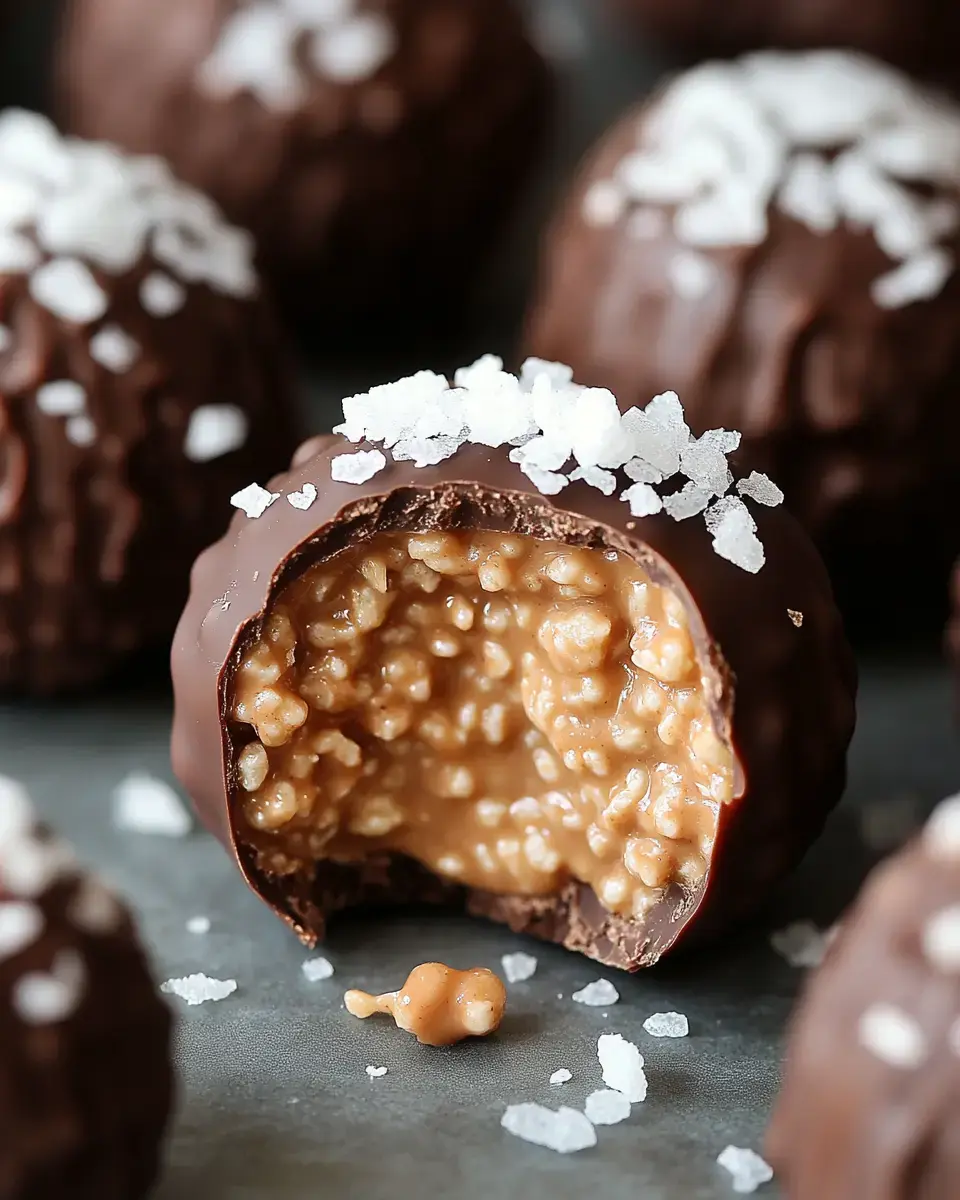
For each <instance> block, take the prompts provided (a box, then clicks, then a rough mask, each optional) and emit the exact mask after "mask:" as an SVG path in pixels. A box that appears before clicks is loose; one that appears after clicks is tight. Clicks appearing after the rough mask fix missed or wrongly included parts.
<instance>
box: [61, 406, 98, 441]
mask: <svg viewBox="0 0 960 1200" xmlns="http://www.w3.org/2000/svg"><path fill="white" fill-rule="evenodd" d="M64 432H65V433H66V435H67V441H68V442H70V443H71V445H74V446H81V447H84V446H92V445H93V443H94V442H95V441H96V440H97V427H96V425H94V423H93V422H92V421H91V420H90V418H89V417H88V416H86V415H85V414H80V415H79V416H76V417H68V418H67V423H66V425H65V426H64Z"/></svg>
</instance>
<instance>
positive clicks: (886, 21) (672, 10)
mask: <svg viewBox="0 0 960 1200" xmlns="http://www.w3.org/2000/svg"><path fill="white" fill-rule="evenodd" d="M610 2H611V4H612V5H613V7H614V9H616V10H617V11H619V12H620V13H621V14H623V15H625V16H626V17H627V18H632V19H633V20H635V21H636V23H637V25H638V26H639V27H640V28H641V29H643V30H644V31H645V32H647V33H650V34H652V35H653V36H654V37H659V38H661V39H663V41H664V42H666V43H668V44H671V45H673V46H676V47H678V48H680V49H682V50H684V51H686V52H688V53H690V54H694V55H697V56H698V57H707V56H709V55H712V54H719V55H730V54H740V53H742V52H743V51H745V50H765V49H768V48H771V47H774V48H777V49H781V50H806V49H811V48H817V47H821V46H825V47H841V48H843V49H847V50H860V51H864V52H865V53H867V54H875V55H876V56H877V57H878V58H882V59H885V60H886V61H887V62H891V63H895V64H896V65H897V66H899V67H903V68H904V69H906V70H908V71H911V72H912V73H914V74H916V75H920V76H924V75H932V76H936V77H943V78H945V79H950V80H953V81H957V70H956V56H955V53H954V47H955V46H956V44H957V41H958V39H960V9H958V8H957V6H956V5H955V4H952V3H951V2H950V0H919V2H918V0H817V2H816V3H811V0H776V2H775V3H770V0H724V3H722V4H718V3H716V0H610Z"/></svg>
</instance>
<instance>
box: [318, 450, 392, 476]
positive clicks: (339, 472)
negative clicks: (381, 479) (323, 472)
mask: <svg viewBox="0 0 960 1200" xmlns="http://www.w3.org/2000/svg"><path fill="white" fill-rule="evenodd" d="M386 465H387V460H386V458H385V457H384V456H383V454H382V453H381V452H380V451H379V450H358V451H357V452H356V453H355V454H338V455H337V456H336V457H335V458H334V459H333V461H332V462H331V463H330V477H331V478H332V479H333V480H335V481H336V482H337V483H355V484H360V483H366V482H367V480H368V479H372V478H373V477H374V475H376V474H377V473H378V472H380V471H382V470H383V468H384V467H385V466H386Z"/></svg>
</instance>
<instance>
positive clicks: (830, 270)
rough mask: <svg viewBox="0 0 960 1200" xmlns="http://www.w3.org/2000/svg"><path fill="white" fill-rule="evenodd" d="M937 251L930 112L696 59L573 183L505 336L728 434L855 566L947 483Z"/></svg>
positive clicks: (889, 74) (873, 82) (946, 207)
mask: <svg viewBox="0 0 960 1200" xmlns="http://www.w3.org/2000/svg"><path fill="white" fill-rule="evenodd" d="M958 249H960V109H958V108H957V107H956V106H954V105H953V104H952V103H948V102H947V101H945V100H944V99H942V98H940V97H938V96H935V95H933V94H931V93H928V92H926V91H923V90H921V89H920V88H918V87H917V86H915V85H914V84H912V83H911V82H910V81H908V80H907V79H906V78H904V77H903V76H902V75H900V74H898V73H897V72H896V71H894V70H893V69H892V68H889V67H886V66H884V65H882V64H880V63H876V62H873V61H871V60H868V59H865V58H860V57H857V56H854V55H849V54H844V53H840V52H836V51H831V52H822V53H809V54H793V55H783V54H756V55H753V56H750V57H747V58H744V59H741V60H739V61H737V62H733V63H707V64H705V65H703V66H701V67H698V68H696V69H694V70H692V71H690V72H688V73H687V74H684V75H681V76H679V77H678V78H677V79H675V80H674V81H673V82H671V83H669V84H668V85H667V86H666V87H665V88H664V90H663V91H662V92H661V93H660V94H659V95H658V96H657V97H656V98H655V99H653V100H652V101H651V102H650V103H649V104H647V105H645V106H643V107H642V108H640V109H638V110H636V111H634V112H631V113H629V114H628V115H627V116H625V117H624V118H623V120H621V121H620V122H619V123H618V124H617V125H616V126H615V127H614V129H613V130H612V131H611V132H610V133H609V134H608V136H607V137H606V138H604V139H603V141H602V142H601V144H600V146H599V147H598V148H597V150H596V151H595V153H594V154H593V155H592V157H591V158H590V159H589V161H588V162H587V164H586V165H585V167H584V168H583V170H582V173H581V175H580V177H579V179H578V180H577V182H576V183H575V185H574V187H573V190H572V193H571V196H570V198H569V199H568V200H567V201H566V203H565V205H564V207H563V210H562V212H561V213H560V214H559V217H558V219H557V222H556V224H555V226H554V227H553V230H552V233H551V234H550V236H549V238H548V240H547V243H546V247H545V254H544V260H543V269H542V278H541V284H540V289H539V295H538V297H537V298H536V301H535V304H534V306H533V309H532V312H531V314H530V319H529V325H528V332H527V339H526V344H527V348H528V350H529V351H530V352H531V353H533V354H537V355H541V356H543V357H546V358H562V359H563V361H565V362H569V363H571V364H572V366H573V367H574V370H575V371H576V372H577V374H578V376H580V377H583V378H587V379H591V380H593V381H595V382H596V383H598V384H600V385H603V386H606V387H609V388H611V390H613V391H614V392H615V393H616V394H617V395H618V396H619V398H620V399H621V401H623V402H625V403H636V402H638V401H642V399H643V398H645V397H646V396H649V395H651V394H652V393H655V392H658V391H661V390H663V389H664V388H667V387H670V388H676V389H677V391H678V392H679V393H680V394H681V395H682V396H683V400H684V405H685V408H686V412H687V415H688V418H689V420H690V423H691V425H692V426H693V427H694V429H695V430H702V429H705V428H707V427H709V426H713V425H723V424H730V425H733V426H735V427H736V428H738V429H740V430H741V431H742V433H743V447H742V450H741V455H742V458H741V461H742V463H743V464H749V465H751V466H756V467H757V468H758V469H760V470H762V471H767V472H769V473H770V474H771V475H772V476H773V477H774V478H775V479H776V480H777V482H778V483H779V484H780V486H781V487H782V488H783V490H784V492H785V493H786V497H787V504H788V505H789V507H790V509H791V511H792V512H793V513H794V514H795V515H796V516H797V517H799V518H800V520H801V522H802V523H804V524H805V525H806V526H807V528H808V529H809V530H810V531H811V532H812V533H813V534H814V536H815V538H816V539H817V540H818V541H819V542H820V543H821V545H822V546H824V547H825V548H827V549H829V550H831V552H833V551H834V549H835V548H836V547H841V546H842V547H849V546H851V545H853V546H859V547H865V546H866V545H868V544H869V545H871V546H872V547H874V548H876V547H878V546H879V547H881V548H882V549H881V553H880V555H879V556H877V555H875V556H874V558H873V561H872V563H870V564H868V570H872V571H873V572H874V573H875V574H876V572H877V570H878V566H879V568H880V569H881V570H885V564H886V563H887V562H888V556H889V553H890V546H891V545H893V544H895V543H896V542H898V541H901V540H902V539H903V538H904V537H905V536H907V534H908V533H909V537H910V539H911V544H912V545H914V546H916V545H917V538H918V533H919V532H920V530H921V528H922V526H921V524H920V522H921V521H922V519H923V518H926V517H929V516H930V514H932V513H935V512H942V510H943V509H944V508H945V507H949V506H950V505H951V503H952V499H951V498H952V496H953V494H954V493H955V490H956V489H955V480H956V478H957V473H958V470H960V406H958V405H957V403H956V392H957V388H958V386H960V274H958V272H957V270H956V259H957V253H958ZM954 507H955V503H954ZM927 524H928V526H930V527H932V526H934V525H937V526H940V527H943V526H944V525H945V522H944V521H943V519H942V516H941V517H940V519H939V520H936V521H934V520H929V521H928V522H927ZM958 527H960V526H958ZM932 540H933V539H931V541H932ZM947 549H949V547H947V548H944V549H943V554H944V555H945V554H946V552H947ZM931 553H932V551H931ZM917 557H918V559H920V560H922V558H923V555H921V554H920V553H919V552H918V554H917ZM940 582H941V584H942V570H941V576H940Z"/></svg>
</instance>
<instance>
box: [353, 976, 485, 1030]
mask: <svg viewBox="0 0 960 1200" xmlns="http://www.w3.org/2000/svg"><path fill="white" fill-rule="evenodd" d="M343 1002H344V1004H345V1005H346V1008H347V1012H349V1013H350V1014H351V1015H352V1016H354V1017H359V1018H360V1020H366V1018H367V1017H372V1016H373V1015H374V1013H389V1015H390V1016H391V1017H393V1019H394V1021H395V1022H396V1023H397V1027H398V1028H399V1029H403V1030H405V1031H406V1032H407V1033H412V1034H413V1035H414V1036H415V1037H416V1039H417V1041H418V1042H420V1043H422V1044H423V1045H424V1046H452V1045H453V1044H454V1043H455V1042H462V1041H463V1039H464V1038H468V1037H486V1036H487V1035H488V1034H491V1033H494V1032H495V1031H496V1030H497V1029H499V1027H500V1022H501V1021H502V1020H503V1011H504V1009H505V1008H506V1005H507V992H506V988H505V987H504V986H503V981H502V980H501V979H500V978H499V977H498V976H497V975H494V973H493V972H492V971H490V970H488V969H487V968H486V967H472V968H471V969H470V970H469V971H456V970H454V968H453V967H448V966H445V965H444V964H443V963H438V962H432V963H422V964H421V965H420V966H419V967H414V968H413V970H412V971H411V972H410V974H409V975H408V976H407V980H406V983H404V985H403V987H402V988H400V989H399V990H398V991H396V992H384V993H383V995H382V996H371V995H370V993H369V992H361V991H359V990H357V989H355V988H351V990H350V991H348V992H347V993H346V994H345V995H344V997H343Z"/></svg>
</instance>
